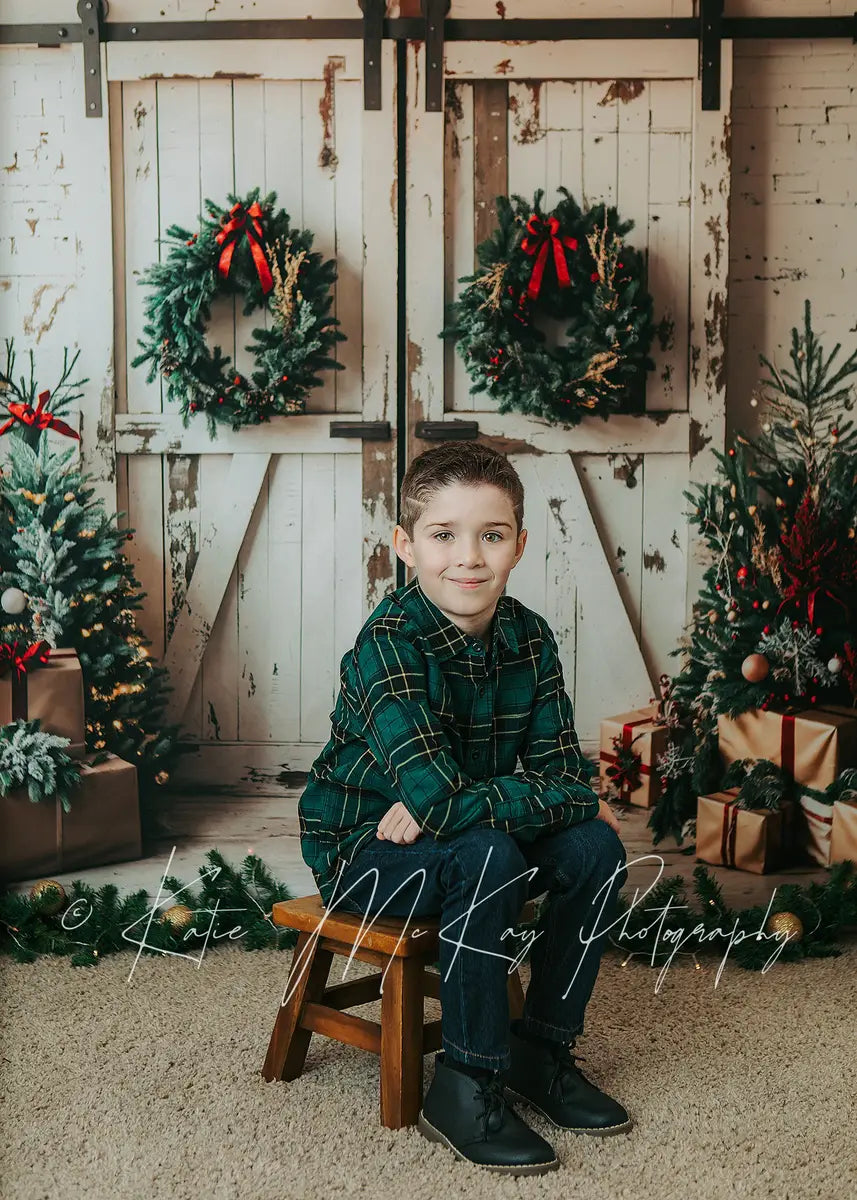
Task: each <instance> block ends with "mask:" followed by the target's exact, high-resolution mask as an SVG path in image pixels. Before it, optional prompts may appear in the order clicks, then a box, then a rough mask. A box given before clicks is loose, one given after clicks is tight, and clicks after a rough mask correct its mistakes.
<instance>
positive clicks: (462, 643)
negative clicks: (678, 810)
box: [298, 579, 598, 905]
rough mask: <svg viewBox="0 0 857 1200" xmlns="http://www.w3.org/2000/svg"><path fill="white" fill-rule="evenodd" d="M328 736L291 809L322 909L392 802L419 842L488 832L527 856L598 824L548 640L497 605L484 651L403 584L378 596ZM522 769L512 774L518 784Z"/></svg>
mask: <svg viewBox="0 0 857 1200" xmlns="http://www.w3.org/2000/svg"><path fill="white" fill-rule="evenodd" d="M330 718H331V726H332V728H331V736H330V739H329V741H328V743H327V745H326V746H325V747H324V749H323V750H322V751H321V753H320V754H319V756H318V757H317V758H316V760H315V762H314V763H313V764H312V766H311V768H310V771H309V775H308V778H307V784H306V787H305V789H304V792H303V794H302V795H301V798H300V801H299V803H298V816H299V821H300V834H301V854H302V855H303V858H304V861H305V862H306V864H307V866H308V867H310V869H311V870H312V872H313V875H314V876H315V879H316V883H317V885H318V889H319V892H320V893H321V897H322V900H323V901H324V903H325V905H327V904H328V903H329V901H330V898H331V896H332V893H333V890H334V883H335V878H336V875H337V871H338V869H339V864H338V861H337V860H342V861H343V862H350V861H351V859H352V857H353V855H354V854H355V853H356V851H357V850H358V848H359V847H360V846H361V845H362V844H363V843H364V842H365V841H366V840H367V838H370V837H374V836H375V835H376V832H377V828H378V823H379V821H380V820H381V818H382V817H383V816H384V814H385V813H386V812H387V810H388V809H389V808H391V807H392V805H393V804H395V803H396V801H401V802H402V804H404V806H405V808H406V809H407V810H408V812H409V813H410V814H411V816H412V817H413V818H414V820H415V821H416V822H417V824H418V825H419V826H420V828H421V829H422V831H423V835H422V836H425V835H429V836H432V837H435V838H451V837H454V836H455V835H456V834H457V833H461V832H463V831H464V830H465V829H470V828H471V827H472V826H480V825H481V826H492V827H493V828H495V829H503V830H505V831H506V832H508V833H510V834H513V835H514V836H515V837H516V838H517V839H519V840H520V841H524V842H530V841H533V840H535V839H536V838H537V837H539V836H541V835H543V834H544V833H547V832H551V833H553V832H556V831H557V830H559V829H564V828H566V827H567V826H569V825H574V824H576V823H577V822H579V821H585V820H588V819H589V818H592V817H594V816H595V815H596V814H597V812H598V797H597V796H596V794H595V792H594V791H593V790H592V788H591V787H590V786H589V783H588V781H589V779H590V778H591V777H592V774H593V772H594V771H595V769H596V768H595V766H594V764H593V763H591V762H590V761H589V760H588V759H586V758H584V757H583V756H582V755H581V752H580V744H579V741H578V737H577V733H576V731H575V728H574V713H573V709H572V703H571V700H570V699H569V697H568V695H567V693H566V691H565V687H564V682H563V674H562V666H561V664H560V661H559V657H558V654H557V645H556V639H555V638H554V635H553V633H552V632H551V629H550V626H549V625H548V623H547V621H545V619H544V618H543V617H541V616H540V615H539V614H538V613H536V612H534V611H533V610H532V609H529V608H527V607H526V606H525V605H523V604H521V602H520V601H519V600H515V599H513V598H512V597H511V596H506V595H503V596H501V597H500V599H499V600H498V602H497V609H496V613H495V616H494V619H493V620H492V623H491V630H490V641H489V645H488V646H487V647H486V646H485V645H484V644H483V643H482V642H481V641H480V640H479V638H477V637H475V636H473V635H471V634H467V633H464V632H463V631H462V630H461V629H459V628H458V626H457V625H455V624H454V623H453V622H452V621H450V620H449V619H448V618H447V617H446V616H444V614H443V613H442V612H441V611H440V609H439V608H438V607H437V606H436V605H435V604H433V603H432V601H431V600H429V599H428V597H427V596H426V595H425V593H424V592H423V591H422V589H421V588H420V586H419V581H418V580H417V579H414V580H412V581H411V583H408V584H405V585H403V586H402V587H400V588H398V589H396V591H394V592H392V593H390V594H389V595H387V596H385V597H384V599H383V600H382V601H381V602H380V603H379V604H378V606H377V608H376V609H375V611H374V612H373V613H372V615H371V616H370V617H369V619H368V620H367V622H366V624H365V625H364V626H363V628H362V629H361V630H360V633H359V634H358V636H357V640H356V642H355V644H354V648H353V649H352V650H349V651H348V652H347V653H346V654H345V655H344V656H343V658H342V662H341V664H340V691H339V695H338V696H337V699H336V707H335V708H334V710H333V712H332V713H331V714H330ZM518 758H520V761H521V765H522V767H523V772H522V773H517V774H516V773H515V765H516V760H517V759H518Z"/></svg>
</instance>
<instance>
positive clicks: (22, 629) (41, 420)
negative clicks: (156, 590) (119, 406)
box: [0, 340, 178, 796]
mask: <svg viewBox="0 0 857 1200" xmlns="http://www.w3.org/2000/svg"><path fill="white" fill-rule="evenodd" d="M78 355H79V351H78V353H77V354H75V355H74V357H73V358H72V359H71V360H70V361H69V357H68V351H67V350H66V351H65V354H64V360H63V370H62V374H61V378H60V382H59V384H58V385H57V387H56V388H54V389H53V391H52V392H48V391H44V392H41V393H40V394H39V397H38V401H37V400H36V384H35V366H34V360H33V355H32V351H31V352H30V372H29V380H27V379H26V378H25V377H24V376H21V377H20V378H19V379H18V380H17V381H16V380H15V378H14V369H15V351H14V342H13V340H7V341H6V366H5V369H4V370H3V371H0V392H2V394H3V399H4V400H5V402H6V406H7V409H8V419H7V421H6V422H5V424H4V425H3V426H2V429H0V431H2V432H3V433H5V434H8V436H7V437H6V438H5V439H4V443H5V447H4V448H5V449H6V451H7V460H6V462H5V463H4V469H3V472H2V476H1V477H0V592H2V593H3V610H4V611H2V612H0V640H2V641H3V642H5V643H12V642H16V641H17V642H18V643H20V644H22V645H30V644H32V643H33V642H38V641H46V642H48V643H49V644H50V645H51V646H53V647H59V646H63V647H72V648H73V649H74V650H76V651H77V654H78V657H79V659H80V664H81V669H82V671H83V679H84V691H85V702H86V743H87V749H88V750H90V751H100V750H108V751H111V752H112V753H114V754H116V755H118V756H119V757H120V758H123V759H125V761H126V762H130V763H133V764H134V765H135V766H136V767H137V768H138V778H139V783H140V788H141V794H142V795H144V796H145V793H146V789H147V788H148V787H150V786H151V785H153V784H154V785H158V784H163V783H165V782H166V781H167V779H168V777H169V770H170V768H171V766H172V765H173V762H174V760H175V757H176V753H177V746H176V739H177V734H178V729H177V727H174V726H169V727H168V726H166V725H165V724H164V710H165V706H166V696H167V693H168V691H169V689H168V686H167V680H166V671H165V669H164V668H163V667H161V666H158V665H156V664H155V663H154V662H153V661H152V659H151V658H150V656H149V652H148V650H147V647H148V646H149V645H150V644H151V643H150V642H149V641H147V639H146V638H145V637H144V636H143V634H142V632H141V631H140V629H139V628H138V626H137V619H136V612H137V610H139V609H140V607H141V603H140V602H141V600H142V598H143V596H144V595H145V593H143V592H142V591H141V590H140V584H139V582H138V581H137V579H136V577H135V575H134V570H133V567H132V565H131V563H130V562H129V561H128V559H127V558H126V557H125V554H124V551H123V547H124V545H125V540H126V538H128V537H130V536H131V535H132V531H130V530H128V531H126V530H123V529H120V528H118V526H117V523H116V522H117V517H116V516H115V515H114V516H110V515H108V513H107V512H106V510H105V508H104V504H103V502H102V501H101V500H99V499H96V498H94V489H93V488H92V487H90V486H89V485H88V482H87V481H88V478H89V477H88V476H86V475H83V474H81V472H80V471H79V469H78V468H77V467H76V466H75V465H74V464H73V462H72V459H73V458H74V455H75V451H74V448H71V449H70V450H68V451H53V450H51V449H50V448H49V446H48V440H47V437H46V436H45V432H46V430H48V429H54V430H56V431H57V432H59V433H61V434H64V435H66V436H68V437H71V438H77V434H76V433H75V431H74V430H73V429H71V428H70V426H68V425H67V424H66V423H65V422H64V421H62V420H61V418H60V414H61V413H64V412H66V411H67V410H68V409H69V408H70V407H71V405H72V404H73V403H74V401H75V400H77V399H79V398H80V396H81V395H82V393H81V392H80V391H79V390H77V389H79V388H80V387H81V385H82V384H84V383H86V382H87V380H86V379H81V380H77V381H76V382H74V383H72V382H70V381H69V380H70V375H71V373H72V371H73V369H74V365H75V363H76V362H77V358H78ZM0 446H3V443H0Z"/></svg>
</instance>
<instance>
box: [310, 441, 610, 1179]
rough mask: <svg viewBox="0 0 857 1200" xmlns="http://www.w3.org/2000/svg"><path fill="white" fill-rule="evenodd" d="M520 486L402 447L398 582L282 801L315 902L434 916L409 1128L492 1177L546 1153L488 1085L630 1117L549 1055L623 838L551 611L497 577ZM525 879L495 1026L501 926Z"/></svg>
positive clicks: (581, 1117)
mask: <svg viewBox="0 0 857 1200" xmlns="http://www.w3.org/2000/svg"><path fill="white" fill-rule="evenodd" d="M523 500H524V492H523V486H522V484H521V481H520V478H519V477H518V474H517V472H516V471H515V469H514V467H513V466H512V465H511V464H510V463H509V462H508V460H507V459H506V458H505V457H504V456H503V455H502V454H499V453H497V452H496V451H494V450H491V449H490V448H489V447H486V446H482V445H479V444H478V443H473V442H444V443H443V444H441V445H439V446H437V447H436V448H434V449H431V450H427V451H426V452H425V453H424V454H421V455H419V457H418V458H415V459H414V460H413V462H412V463H411V465H410V467H409V468H408V470H407V472H406V474H405V477H404V480H403V481H402V490H401V505H400V524H398V525H397V526H396V529H395V531H394V535H393V536H394V546H395V550H396V553H397V554H398V555H399V557H400V558H402V559H403V560H404V561H405V562H406V563H407V564H408V565H409V566H411V567H414V568H415V569H416V578H415V579H414V580H412V582H411V583H409V584H405V585H404V586H403V587H400V588H397V589H396V590H395V591H394V592H392V593H390V594H388V595H387V596H385V597H384V599H383V600H382V601H381V602H380V603H379V604H378V606H377V607H376V609H375V611H374V612H373V613H372V615H371V616H370V617H369V619H368V620H367V622H366V624H365V625H364V626H363V628H362V629H361V630H360V633H359V634H358V636H357V640H356V642H355V645H354V648H353V650H349V651H348V652H347V653H346V654H345V656H344V657H343V659H342V664H341V688H340V693H339V696H338V697H337V701H336V707H335V709H334V711H333V713H332V714H331V716H332V722H333V724H332V734H331V738H330V740H329V741H328V743H327V745H326V746H325V748H324V749H323V750H322V752H321V754H320V755H319V756H318V758H317V759H316V760H315V762H314V763H313V765H312V768H311V770H310V773H309V778H308V782H307V786H306V789H305V790H304V793H303V795H302V796H301V800H300V803H299V806H298V811H299V816H300V827H301V852H302V854H303V857H304V860H305V861H306V863H307V865H308V866H309V867H310V868H311V869H312V871H313V874H314V876H315V879H316V882H317V884H318V887H319V891H320V893H321V896H322V900H323V901H324V903H325V905H326V906H327V907H328V908H329V909H335V908H339V909H342V910H343V911H346V912H353V913H366V914H370V915H371V916H375V915H377V914H378V913H381V914H382V916H383V915H390V916H393V915H395V916H407V917H413V918H418V917H421V916H426V915H433V916H440V918H441V920H440V967H441V985H440V999H441V1007H442V1030H443V1034H442V1043H443V1050H441V1051H440V1052H439V1053H438V1054H437V1055H436V1057H435V1073H434V1078H433V1080H432V1082H431V1085H430V1087H429V1089H428V1091H427V1093H426V1095H425V1098H424V1101H423V1108H422V1111H421V1113H420V1116H419V1128H420V1129H421V1131H422V1132H423V1134H425V1136H426V1137H428V1138H430V1139H431V1140H434V1141H438V1142H441V1143H443V1144H444V1145H446V1146H448V1147H449V1148H450V1149H451V1150H452V1151H453V1152H454V1153H455V1154H456V1156H457V1157H458V1158H460V1159H464V1160H467V1161H469V1162H472V1163H475V1164H476V1165H479V1166H483V1167H486V1168H487V1169H489V1170H495V1171H501V1172H505V1173H507V1174H510V1175H511V1174H514V1175H519V1174H532V1175H535V1174H542V1173H544V1172H545V1171H549V1170H552V1169H554V1168H556V1167H558V1166H559V1161H558V1159H557V1157H556V1154H555V1152H554V1149H553V1147H552V1146H551V1145H550V1143H549V1142H547V1141H546V1140H545V1139H544V1138H542V1137H541V1136H540V1135H539V1134H538V1133H537V1132H536V1131H535V1130H533V1129H532V1128H530V1126H529V1125H528V1124H527V1123H526V1122H525V1121H524V1120H523V1119H522V1118H521V1117H520V1116H519V1115H518V1114H517V1112H516V1111H515V1109H514V1108H513V1107H512V1106H511V1104H510V1103H509V1102H508V1099H507V1095H506V1093H508V1095H509V1096H511V1097H512V1098H513V1099H515V1100H519V1101H522V1102H524V1103H526V1104H529V1105H530V1106H531V1107H533V1108H535V1109H536V1110H537V1111H538V1112H540V1113H541V1114H542V1115H543V1116H544V1117H546V1118H547V1119H548V1120H549V1121H551V1122H552V1123H553V1124H554V1125H555V1126H557V1127H558V1128H561V1129H570V1130H573V1131H574V1132H576V1133H589V1134H602V1135H603V1134H613V1133H619V1132H621V1131H624V1130H627V1129H629V1128H630V1127H631V1121H630V1119H629V1117H628V1113H627V1112H626V1110H625V1109H624V1108H623V1107H622V1105H621V1104H619V1103H618V1102H617V1101H616V1100H613V1099H612V1098H611V1097H610V1096H608V1095H606V1094H605V1093H604V1092H602V1091H600V1090H599V1089H598V1088H597V1087H595V1085H594V1084H593V1083H591V1082H590V1081H589V1080H588V1079H586V1077H585V1076H584V1075H583V1073H582V1072H581V1071H580V1070H579V1068H578V1067H576V1066H575V1063H574V1060H575V1058H577V1057H578V1056H577V1055H573V1054H572V1053H571V1052H570V1051H571V1047H573V1046H574V1044H575V1040H576V1038H577V1036H578V1035H579V1034H581V1033H582V1032H583V1026H584V1019H583V1018H584V1010H585V1008H586V1004H587V1002H588V1000H589V997H590V995H591V992H592V989H593V986H594V983H595V979H596V976H597V974H598V966H599V961H600V957H601V952H602V950H603V946H604V941H605V938H606V930H607V927H608V926H609V924H610V919H611V917H612V915H613V910H614V904H615V899H616V895H617V893H618V891H619V890H620V888H621V887H622V885H623V884H624V883H625V882H626V879H627V872H626V870H625V864H626V856H625V848H624V846H623V844H622V842H621V841H620V839H619V837H618V828H619V826H618V822H617V820H616V817H615V816H614V814H613V812H612V810H611V809H610V807H609V805H608V804H606V802H604V801H599V799H598V798H597V796H596V795H595V793H594V792H593V791H592V789H591V788H590V787H589V783H588V780H589V779H590V777H591V775H592V772H593V770H594V767H593V765H592V764H591V763H589V762H588V761H587V760H586V759H584V758H583V757H582V756H581V753H580V745H579V741H578V737H577V733H576V731H575V728H574V717H573V711H572V704H571V701H570V699H569V697H568V695H567V694H566V692H565V688H564V681H563V674H562V667H561V665H560V662H559V658H558V655H557V646H556V640H555V638H554V636H553V634H552V632H551V630H550V627H549V626H548V624H547V622H546V621H545V619H544V618H543V617H542V616H540V615H539V614H538V613H536V612H534V611H533V610H532V609H529V608H527V607H525V605H523V604H521V603H520V602H519V601H518V600H515V599H513V598H512V597H511V596H506V595H505V594H504V591H505V587H506V581H507V580H508V578H509V574H510V572H511V571H512V568H513V567H514V566H516V564H517V563H518V561H519V559H520V557H521V555H522V554H523V551H524V546H525V544H526V540H527V532H526V530H525V529H523V528H522V525H523ZM518 757H520V760H521V765H522V766H523V768H524V769H523V773H518V774H515V773H514V769H515V765H516V761H517V759H518ZM545 891H547V892H548V894H549V903H548V904H546V905H545V906H544V910H543V912H542V915H541V917H540V920H539V924H538V926H537V932H538V936H537V937H535V939H534V941H533V943H532V950H531V955H530V964H531V972H532V974H531V982H530V986H529V989H528V991H527V995H526V1001H525V1006H524V1014H523V1017H522V1019H521V1020H520V1021H515V1022H513V1023H512V1027H511V1028H510V1024H509V1004H508V992H507V982H508V973H509V970H510V964H512V963H513V962H515V961H516V960H517V959H519V958H520V955H521V948H520V946H519V945H516V944H515V942H514V939H513V937H512V931H513V930H514V929H515V927H516V926H517V925H518V922H519V918H520V913H521V909H522V907H523V905H524V903H525V901H526V900H527V899H528V898H529V897H535V896H539V895H541V894H542V893H543V892H545ZM598 930H601V931H603V932H600V933H598V932H597V931H598ZM504 1089H505V1092H504Z"/></svg>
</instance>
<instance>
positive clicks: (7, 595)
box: [0, 587, 27, 613]
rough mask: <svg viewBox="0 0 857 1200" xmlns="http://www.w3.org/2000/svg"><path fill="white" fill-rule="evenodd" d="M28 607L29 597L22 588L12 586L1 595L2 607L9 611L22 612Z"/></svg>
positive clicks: (0, 606)
mask: <svg viewBox="0 0 857 1200" xmlns="http://www.w3.org/2000/svg"><path fill="white" fill-rule="evenodd" d="M26 607H27V597H26V596H25V595H24V593H23V592H22V591H21V589H20V588H16V587H10V588H6V591H5V592H4V593H3V595H2V596H0V608H2V609H3V612H7V613H22V612H23V611H24V609H25V608H26Z"/></svg>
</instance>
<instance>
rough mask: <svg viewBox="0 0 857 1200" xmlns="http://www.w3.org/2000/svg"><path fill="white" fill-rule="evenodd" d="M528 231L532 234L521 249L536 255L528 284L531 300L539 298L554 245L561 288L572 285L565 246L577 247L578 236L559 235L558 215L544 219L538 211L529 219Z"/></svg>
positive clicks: (573, 248)
mask: <svg viewBox="0 0 857 1200" xmlns="http://www.w3.org/2000/svg"><path fill="white" fill-rule="evenodd" d="M527 233H528V234H530V235H531V236H529V237H525V238H524V239H523V240H522V242H521V249H522V250H523V252H524V254H529V255H536V256H537V257H536V261H535V262H534V263H533V270H532V274H531V275H530V282H529V284H528V285H527V295H528V296H529V297H530V299H531V300H537V299H538V295H539V292H540V291H541V287H542V279H543V278H544V273H545V266H546V265H547V261H548V251H549V250H550V249H551V247H553V261H554V266H555V267H556V277H557V281H558V282H559V286H560V287H561V288H567V287H570V286H571V277H570V276H569V273H568V263H567V262H566V261H565V251H564V249H563V247H564V246H567V247H568V249H569V250H576V249H577V238H573V237H569V236H568V235H563V236H562V237H560V236H558V235H559V219H558V218H557V217H548V218H547V220H543V219H542V218H541V217H540V216H539V215H538V214H537V213H533V215H532V216H531V217H530V219H529V221H527Z"/></svg>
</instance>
